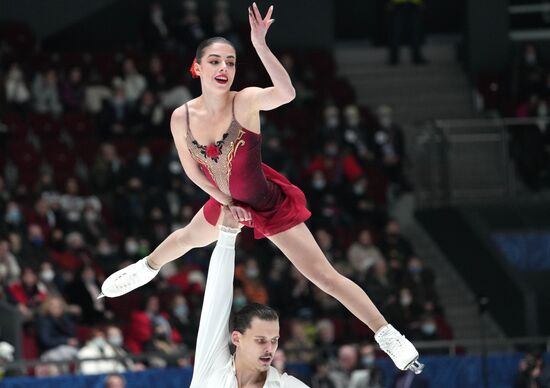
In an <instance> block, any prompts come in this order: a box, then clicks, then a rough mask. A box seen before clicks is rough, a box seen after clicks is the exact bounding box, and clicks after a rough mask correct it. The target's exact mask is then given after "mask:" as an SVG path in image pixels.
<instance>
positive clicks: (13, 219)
mask: <svg viewBox="0 0 550 388" xmlns="http://www.w3.org/2000/svg"><path fill="white" fill-rule="evenodd" d="M6 222H7V223H9V224H19V223H21V211H20V210H19V209H10V210H8V212H7V213H6Z"/></svg>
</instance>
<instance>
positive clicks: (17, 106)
mask: <svg viewBox="0 0 550 388" xmlns="http://www.w3.org/2000/svg"><path fill="white" fill-rule="evenodd" d="M4 80H5V81H4V92H5V96H6V102H7V103H8V106H9V107H10V108H12V109H13V110H15V111H18V112H22V113H23V112H26V111H27V109H28V104H29V101H30V99H31V92H30V90H29V87H28V85H27V82H26V80H25V75H24V73H23V71H22V70H21V67H20V66H19V64H18V63H16V62H14V63H12V64H11V66H10V68H9V69H8V72H7V74H6V76H5V78H4Z"/></svg>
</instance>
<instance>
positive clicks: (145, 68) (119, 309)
mask: <svg viewBox="0 0 550 388" xmlns="http://www.w3.org/2000/svg"><path fill="white" fill-rule="evenodd" d="M395 3H398V2H395ZM405 3H407V2H405ZM419 4H420V2H414V1H411V2H410V7H416V6H418V5H419ZM231 8H232V3H231V2H229V1H226V0H216V1H213V2H212V13H211V14H209V15H208V18H206V17H204V15H203V14H202V13H200V12H199V4H198V2H196V1H193V0H185V1H183V2H181V3H179V4H178V6H177V7H174V8H173V9H170V10H167V9H166V8H165V7H164V6H163V4H162V3H160V2H152V3H151V4H150V7H149V9H148V11H147V12H146V13H145V14H143V15H142V22H141V24H140V26H141V28H140V31H141V35H140V36H136V37H135V42H134V43H133V44H132V45H129V46H128V47H124V48H119V49H112V50H111V49H106V50H88V49H82V50H70V51H69V50H67V51H58V50H49V49H43V48H41V44H40V41H39V40H38V38H37V37H36V35H35V33H34V32H33V31H32V30H31V29H30V28H29V27H28V26H26V25H24V24H21V23H9V24H5V25H2V35H1V39H0V56H1V58H2V61H1V69H0V81H1V87H2V92H1V93H0V168H1V171H2V173H1V175H0V218H1V219H2V222H1V224H0V300H1V301H2V302H5V303H7V304H10V305H11V306H13V307H15V308H16V309H17V311H18V312H19V314H20V316H21V317H22V324H23V333H24V337H23V354H22V355H23V357H24V358H25V359H38V358H40V359H42V360H43V361H58V360H64V359H65V360H66V359H74V358H75V357H77V358H90V357H92V358H93V357H111V356H120V357H123V359H122V360H117V361H114V360H103V361H88V362H83V363H82V364H81V365H80V366H79V367H78V369H77V370H76V371H78V372H81V373H83V374H96V373H122V372H124V371H140V370H143V369H145V368H150V367H165V366H179V367H182V366H190V365H191V364H192V359H193V350H194V346H195V339H196V333H197V326H198V320H199V317H200V308H201V304H202V298H203V293H204V286H205V279H206V277H205V275H206V273H205V271H206V269H207V267H208V258H209V256H210V253H211V250H210V249H209V248H205V249H200V250H194V251H191V252H189V253H188V254H187V255H185V256H184V257H182V258H180V259H179V260H177V261H175V262H173V263H170V264H169V265H167V266H166V267H165V268H163V270H162V271H161V274H160V276H158V277H157V278H156V279H155V280H154V281H153V282H151V283H150V284H148V285H146V286H145V287H142V288H140V289H138V290H137V291H135V292H132V293H131V294H129V295H126V296H123V297H121V298H116V299H100V300H97V299H96V296H97V294H98V293H99V287H100V284H101V283H102V281H103V279H104V278H105V277H106V276H108V275H109V274H110V273H112V272H114V271H115V270H117V269H119V268H121V267H124V266H126V265H128V264H129V263H131V262H133V261H135V260H137V259H139V258H141V257H143V256H145V255H147V254H148V253H149V252H150V251H151V250H152V249H153V248H154V247H155V246H156V245H157V244H158V243H159V242H161V241H162V240H163V239H164V238H165V237H166V236H167V235H168V234H169V233H170V232H172V231H174V230H176V229H178V228H181V227H182V226H185V225H186V224H187V223H188V222H189V221H190V219H191V218H192V217H193V215H194V214H195V213H196V212H197V211H198V210H199V209H200V207H201V206H202V204H203V203H204V202H205V201H206V199H207V197H206V196H205V194H204V193H203V192H202V191H201V190H200V189H199V188H198V187H196V186H194V185H193V184H192V183H191V182H190V181H189V180H188V179H187V178H186V177H185V174H184V172H183V170H182V167H181V165H180V162H179V159H178V156H177V153H176V150H175V148H174V146H173V142H172V139H171V135H170V130H169V120H170V115H171V112H172V111H173V109H174V108H176V107H177V106H179V105H181V104H183V103H185V102H186V101H188V100H189V99H191V98H193V97H195V96H197V95H198V94H199V93H200V84H199V81H198V80H192V79H191V76H190V74H189V73H188V71H187V69H188V67H189V66H190V64H191V62H192V59H193V56H194V50H195V48H196V46H197V44H198V42H200V41H201V40H203V39H204V38H207V37H210V36H213V35H221V36H224V37H226V38H227V39H229V40H230V41H232V42H233V43H234V44H235V46H236V47H237V49H238V61H237V62H238V67H237V79H236V82H235V85H234V89H235V90H239V89H241V88H242V87H244V86H248V85H258V86H265V85H267V84H268V83H269V80H268V78H267V74H266V72H265V71H264V70H263V67H262V65H261V63H260V62H259V60H258V58H257V56H256V54H255V52H254V51H253V49H252V47H251V45H250V44H249V36H248V34H249V31H248V26H247V25H246V24H243V23H236V22H235V21H234V20H233V18H232V16H231V15H232V11H231ZM410 11H411V12H416V11H415V10H410ZM407 12H408V11H407ZM409 16H410V15H409ZM413 16H414V15H413ZM279 23H284V22H282V21H281V22H279ZM278 27H279V28H282V26H281V25H279V26H278ZM274 28H277V24H276V25H275V27H274ZM392 44H397V43H396V42H393V41H392ZM413 50H416V51H415V53H417V54H418V55H416V54H415V55H416V56H415V62H417V65H419V66H422V65H423V64H424V63H425V62H426V60H425V58H423V57H422V56H421V54H420V53H419V50H420V48H419V47H413ZM276 53H277V55H278V57H279V58H280V60H281V62H282V64H283V65H284V67H285V68H286V70H287V71H288V72H289V74H290V75H291V78H292V80H293V83H294V86H295V88H296V90H297V97H296V99H295V100H294V101H293V102H292V103H290V104H288V105H286V106H284V107H281V108H279V109H277V110H275V111H271V112H264V113H262V115H261V126H262V133H263V160H264V162H265V163H267V164H268V165H270V166H271V167H273V168H275V169H277V170H278V171H280V172H282V173H284V174H285V175H286V176H287V177H289V179H290V180H291V181H292V182H294V183H295V184H297V185H298V186H299V187H300V188H301V189H302V190H304V191H305V193H306V197H307V199H308V207H309V208H310V210H311V211H312V213H313V216H312V218H311V220H310V221H309V225H310V227H311V229H312V231H313V233H314V235H315V238H316V240H317V242H318V243H319V245H320V246H321V248H322V250H323V251H324V253H325V254H326V255H327V257H328V258H329V260H330V261H331V262H332V264H333V265H334V266H335V267H336V268H337V269H338V270H339V271H340V272H341V273H343V274H345V275H346V276H348V277H350V278H351V279H353V280H354V281H355V282H357V283H358V284H359V285H360V286H361V287H362V288H363V289H364V290H365V291H366V292H367V293H368V294H369V295H370V297H371V298H372V299H373V301H374V302H375V304H376V305H377V306H378V307H379V308H380V309H381V310H382V312H383V313H384V314H385V316H386V317H387V318H388V320H389V321H390V322H392V323H393V324H394V326H395V327H396V328H398V329H399V330H401V331H402V332H403V333H404V334H405V335H406V336H407V338H410V339H411V340H413V342H414V341H431V340H449V339H452V338H453V330H452V325H450V324H449V322H448V321H447V320H446V317H445V310H444V306H442V305H441V303H440V299H439V296H438V293H437V291H436V287H435V283H436V279H437V276H438V270H437V269H436V268H429V267H428V266H427V265H425V263H424V262H423V258H422V257H419V256H418V255H417V254H416V253H415V243H414V241H410V240H409V239H408V238H407V237H405V236H404V235H403V234H402V233H401V230H400V224H399V222H398V221H397V220H396V219H393V218H392V217H391V216H390V213H389V208H390V207H391V205H392V204H393V203H395V202H396V201H397V200H398V199H399V198H400V197H401V196H402V195H406V194H408V193H410V192H411V191H412V190H413V189H414V185H415V182H414V179H412V177H411V176H410V174H408V169H407V164H409V163H410V162H411V161H410V159H409V158H408V145H407V144H406V142H405V136H404V134H403V130H402V128H401V127H400V125H399V124H400V123H397V122H395V120H394V118H393V115H392V112H393V107H392V106H389V105H386V104H385V102H384V101H380V102H379V104H377V105H375V106H366V105H362V104H359V103H358V102H357V98H356V90H355V88H354V86H353V85H352V84H351V83H350V81H349V80H348V79H346V78H345V77H342V76H339V75H338V72H337V66H336V63H335V59H334V57H333V54H332V53H331V52H330V50H324V49H300V50H298V49H288V50H282V51H281V50H276ZM389 61H390V62H391V63H392V64H393V65H396V64H397V60H396V58H395V53H394V52H392V53H391V55H390V58H389ZM510 74H511V75H513V80H514V83H513V85H510V88H509V90H508V88H501V89H505V91H506V92H508V91H509V92H510V93H508V94H504V95H503V94H502V93H505V92H501V91H500V89H499V92H498V93H496V92H495V90H493V89H494V87H495V85H503V84H501V83H499V82H500V81H499V80H498V79H493V78H491V77H488V78H487V79H486V80H481V81H480V83H479V86H478V92H479V93H480V95H481V96H483V99H484V100H483V101H484V103H485V105H486V107H488V108H490V107H491V104H493V101H494V107H495V108H497V109H501V110H502V112H511V113H513V114H515V115H516V116H517V117H527V116H537V117H541V118H544V119H545V118H547V116H548V105H547V102H548V97H549V96H550V94H549V90H550V89H549V88H550V75H549V73H548V66H547V63H546V62H545V61H544V60H543V59H542V58H540V56H539V55H538V52H537V48H536V46H535V45H532V44H529V45H526V46H525V50H524V52H523V54H522V56H521V58H520V62H519V63H518V65H517V67H515V68H514V69H513V71H512V70H511V73H510ZM485 85H487V88H485ZM503 101H505V102H507V104H503V103H502V102H503ZM510 101H513V102H514V104H513V106H512V105H510V104H508V103H509V102H510ZM547 128H548V123H547V121H544V120H543V121H541V123H540V125H536V126H529V128H526V129H525V130H521V131H517V133H513V134H512V136H513V140H512V143H511V150H512V156H513V158H514V160H515V162H516V163H517V165H518V169H519V171H520V174H521V176H522V177H523V179H524V180H525V182H526V184H527V185H528V186H530V187H532V188H533V189H535V190H538V189H541V188H544V187H548V186H549V185H550V169H549V166H550V162H549V147H550V134H549V132H548V131H547ZM412 162H414V161H412ZM237 245H238V251H237V267H236V281H235V288H234V295H233V305H234V308H239V307H241V306H243V305H244V304H246V303H248V302H258V303H265V304H269V305H271V306H273V307H274V308H276V309H277V310H279V311H280V313H281V332H282V333H281V334H282V340H281V345H280V351H279V352H278V353H277V358H276V359H275V361H274V365H275V366H276V367H278V368H280V369H281V370H282V369H283V368H284V365H285V364H286V363H288V364H306V365H309V366H310V368H311V369H310V373H309V374H308V376H306V378H308V379H309V382H310V384H311V386H312V387H319V388H320V387H334V388H340V387H342V388H343V387H348V386H354V387H371V388H375V387H383V386H388V385H387V384H390V381H393V380H395V381H396V382H395V386H396V387H405V386H407V387H408V385H399V384H405V383H404V382H401V380H400V378H401V375H398V376H397V377H396V378H395V376H384V374H383V373H382V372H381V369H380V368H379V367H378V366H377V364H376V363H375V361H376V360H377V359H378V358H379V357H381V356H382V354H381V353H380V352H379V350H378V349H377V347H375V346H374V345H373V336H372V333H371V332H370V331H369V330H368V329H367V328H366V327H365V326H364V325H363V324H362V323H361V322H359V321H358V320H356V319H353V318H351V317H350V315H349V313H347V312H346V311H345V309H344V308H343V307H342V306H341V305H340V304H339V303H338V302H337V301H335V300H334V299H332V298H330V297H329V296H327V295H326V294H324V293H323V292H321V291H320V290H319V289H317V288H316V287H315V286H313V285H312V284H311V283H309V282H308V281H307V280H306V279H305V278H304V277H303V276H302V275H301V274H300V273H299V272H298V271H297V270H296V269H295V268H294V267H292V266H291V265H290V263H289V262H288V260H286V259H285V258H284V256H282V254H281V253H280V252H279V251H277V249H276V248H275V247H274V246H272V245H271V244H270V243H269V242H268V241H267V240H265V239H264V240H254V239H253V236H252V233H250V231H245V232H244V233H243V234H242V235H241V237H240V238H239V241H238V244H237ZM1 335H2V333H1V332H0V340H2V337H1ZM6 346H9V345H7V344H6ZM149 352H154V353H155V354H156V355H152V356H147V357H145V358H144V359H142V360H140V361H133V360H131V359H130V358H129V357H128V358H127V359H125V358H124V357H126V356H128V355H136V354H137V355H139V354H143V353H146V354H149ZM445 352H446V350H445V349H442V350H441V351H439V350H438V349H432V350H430V351H425V352H423V354H430V353H434V354H437V353H445ZM1 354H6V356H5V358H6V359H9V358H10V357H9V354H10V349H9V348H6V349H5V351H4V352H2V349H1V348H0V357H1ZM541 360H542V359H541V358H539V357H538V356H536V355H529V356H528V357H527V358H526V359H525V360H524V361H522V364H521V370H520V372H518V373H519V375H518V382H517V384H518V385H516V386H517V387H533V386H535V385H528V384H530V383H529V382H528V381H531V380H533V379H534V378H538V376H539V375H536V376H534V377H533V375H532V372H533V370H538V373H539V374H541V373H548V370H547V369H546V368H545V367H544V365H543V363H542V361H541ZM537 368H538V369H537ZM70 371H73V372H74V371H75V370H74V369H73V370H70V368H69V369H67V367H66V366H59V365H54V364H47V363H44V364H42V365H40V366H37V367H35V368H33V369H32V370H30V369H29V370H21V369H19V370H11V371H8V374H10V373H11V374H23V373H31V374H33V375H35V376H52V375H57V374H64V373H67V372H70ZM365 371H367V372H365ZM405 376H406V375H405ZM112 378H113V379H114V380H116V378H117V377H116V376H113V377H112ZM520 380H521V381H520ZM417 381H419V382H418V384H421V383H422V378H421V377H419V378H418V379H417ZM533 381H534V380H533ZM349 384H356V385H349ZM361 384H363V385H361ZM425 384H428V383H427V381H426V382H425ZM113 386H116V385H113ZM418 386H419V387H420V386H428V385H418ZM537 386H538V385H537ZM541 386H542V385H541Z"/></svg>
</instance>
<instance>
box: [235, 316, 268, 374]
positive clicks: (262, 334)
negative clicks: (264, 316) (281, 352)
mask: <svg viewBox="0 0 550 388" xmlns="http://www.w3.org/2000/svg"><path fill="white" fill-rule="evenodd" d="M231 340H232V341H233V344H234V345H235V346H236V347H237V350H236V358H237V359H238V360H239V364H240V365H244V366H245V368H247V369H253V370H255V371H257V372H266V371H267V370H268V369H269V366H270V365H271V362H272V361H273V356H274V355H275V351H276V350H277V347H278V346H279V321H265V320H261V319H259V318H253V319H252V322H251V323H250V327H249V328H248V329H246V331H245V332H244V333H242V334H241V333H239V332H238V331H234V332H233V333H232V334H231Z"/></svg>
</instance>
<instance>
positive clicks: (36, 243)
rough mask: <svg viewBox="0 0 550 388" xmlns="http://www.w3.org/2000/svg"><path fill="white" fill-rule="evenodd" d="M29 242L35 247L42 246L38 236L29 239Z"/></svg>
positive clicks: (42, 240)
mask: <svg viewBox="0 0 550 388" xmlns="http://www.w3.org/2000/svg"><path fill="white" fill-rule="evenodd" d="M30 242H31V244H32V245H34V246H35V247H41V246H42V245H44V239H43V238H42V237H38V236H36V237H32V238H31V239H30Z"/></svg>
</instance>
